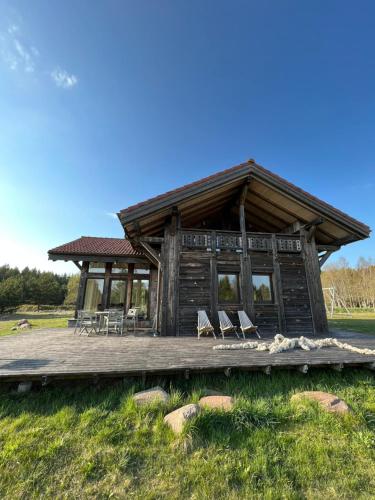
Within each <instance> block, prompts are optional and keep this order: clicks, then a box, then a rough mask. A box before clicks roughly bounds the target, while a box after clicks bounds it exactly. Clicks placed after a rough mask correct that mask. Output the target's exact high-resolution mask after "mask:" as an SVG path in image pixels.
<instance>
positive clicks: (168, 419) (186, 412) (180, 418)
mask: <svg viewBox="0 0 375 500" xmlns="http://www.w3.org/2000/svg"><path fill="white" fill-rule="evenodd" d="M200 411H201V409H200V406H199V405H196V404H189V405H185V406H182V407H181V408H178V409H177V410H174V411H172V412H171V413H168V415H166V416H165V417H164V422H165V423H166V424H167V425H169V427H170V428H171V429H172V430H173V432H175V433H176V434H180V433H181V432H182V430H183V428H184V425H185V422H187V421H188V420H191V419H192V418H195V417H197V416H198V415H199V413H200Z"/></svg>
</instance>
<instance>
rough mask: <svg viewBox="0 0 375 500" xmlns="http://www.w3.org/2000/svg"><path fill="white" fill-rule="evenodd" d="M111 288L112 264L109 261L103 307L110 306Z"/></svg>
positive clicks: (106, 269) (105, 275)
mask: <svg viewBox="0 0 375 500" xmlns="http://www.w3.org/2000/svg"><path fill="white" fill-rule="evenodd" d="M110 288H111V264H110V263H107V264H106V266H105V274H104V287H103V295H102V308H103V309H107V308H108V307H109V300H110V297H109V296H110Z"/></svg>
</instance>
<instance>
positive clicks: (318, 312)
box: [301, 230, 328, 334]
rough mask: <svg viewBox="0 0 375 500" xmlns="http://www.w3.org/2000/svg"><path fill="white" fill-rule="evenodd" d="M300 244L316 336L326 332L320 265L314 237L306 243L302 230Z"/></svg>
mask: <svg viewBox="0 0 375 500" xmlns="http://www.w3.org/2000/svg"><path fill="white" fill-rule="evenodd" d="M301 242H302V247H303V254H302V255H303V258H304V261H305V271H306V280H307V286H308V291H309V297H310V308H311V316H312V321H313V327H314V332H315V333H316V334H318V333H323V334H326V333H327V332H328V322H327V313H326V308H325V305H324V297H323V290H322V283H321V280H320V265H319V258H318V252H317V250H316V245H315V237H314V235H312V236H311V241H310V242H308V241H307V239H306V234H305V231H304V230H303V231H301Z"/></svg>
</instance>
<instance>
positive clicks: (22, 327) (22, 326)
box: [19, 323, 31, 330]
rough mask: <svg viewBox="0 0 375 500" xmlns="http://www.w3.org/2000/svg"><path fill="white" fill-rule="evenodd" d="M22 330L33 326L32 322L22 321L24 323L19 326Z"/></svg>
mask: <svg viewBox="0 0 375 500" xmlns="http://www.w3.org/2000/svg"><path fill="white" fill-rule="evenodd" d="M19 328H20V329H21V330H26V329H27V328H31V325H30V323H22V325H20V326H19Z"/></svg>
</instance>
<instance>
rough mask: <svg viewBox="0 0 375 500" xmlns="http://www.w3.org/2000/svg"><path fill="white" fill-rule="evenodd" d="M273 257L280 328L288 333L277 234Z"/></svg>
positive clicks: (273, 238)
mask: <svg viewBox="0 0 375 500" xmlns="http://www.w3.org/2000/svg"><path fill="white" fill-rule="evenodd" d="M271 242H272V257H273V276H274V294H275V299H276V303H277V310H278V317H279V329H280V333H286V319H285V310H284V300H283V288H282V283H281V272H280V263H279V258H278V252H277V240H276V235H275V234H273V235H272V240H271Z"/></svg>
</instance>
